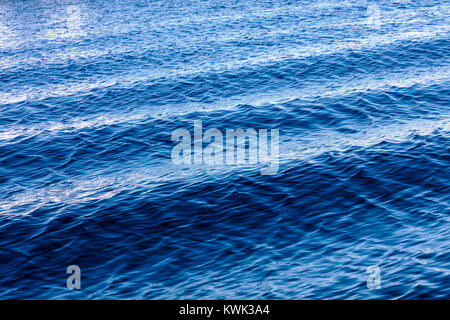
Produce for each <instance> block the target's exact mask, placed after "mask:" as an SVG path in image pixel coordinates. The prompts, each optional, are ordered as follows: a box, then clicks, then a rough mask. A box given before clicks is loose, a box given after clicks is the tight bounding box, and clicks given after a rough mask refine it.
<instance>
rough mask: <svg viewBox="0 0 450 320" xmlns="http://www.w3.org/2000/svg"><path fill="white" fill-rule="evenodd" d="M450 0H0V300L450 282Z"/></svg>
mask: <svg viewBox="0 0 450 320" xmlns="http://www.w3.org/2000/svg"><path fill="white" fill-rule="evenodd" d="M449 5H450V2H449V1H438V0H423V1H412V0H411V1H409V0H397V1H394V0H392V1H378V2H376V1H372V2H371V1H362V0H361V1H359V0H352V1H337V0H328V1H323V0H321V1H317V2H314V3H311V2H310V1H266V0H262V1H261V0H258V1H255V0H221V1H215V0H213V1H201V0H192V1H181V0H180V1H162V0H161V1H151V0H149V1H145V0H131V1H129V0H120V1H119V0H117V1H110V0H90V1H79V0H72V1H69V0H59V1H57V0H27V1H13V0H0V194H1V196H0V298H1V299H10V298H25V299H30V298H44V299H49V298H57V299H61V298H64V299H81V298H87V299H109V298H121V299H124V298H125V299H129V298H131V299H138V298H145V299H187V298H193V299H200V298H202V299H248V298H254V299H379V298H387V299H391V298H392V299H399V298H401V299H437V298H441V299H442V298H444V299H448V298H449V297H450V276H449V275H450V219H449V217H450V216H449V213H450V171H449V169H450V153H449V151H450V126H449V124H450V108H449V97H450V87H449V84H450V76H449V71H450V60H449V56H450V33H449V26H450V18H449ZM196 120H201V121H202V122H203V128H204V129H205V130H206V129H208V128H218V129H219V130H221V131H223V132H224V131H225V129H226V128H256V129H273V128H277V129H279V130H280V142H279V148H280V156H279V161H280V162H279V170H278V173H277V174H274V175H261V174H260V170H259V169H260V168H259V167H258V166H252V165H239V166H222V167H217V168H211V167H205V166H201V165H200V166H192V167H189V168H186V167H182V166H178V165H175V164H174V163H173V162H172V159H171V151H172V148H173V147H174V142H172V141H171V134H172V132H173V131H174V130H175V129H178V128H184V129H186V130H189V131H190V132H192V130H193V124H194V121H196ZM69 265H78V266H79V267H80V268H81V286H82V288H81V290H69V289H68V288H67V287H66V280H67V277H68V276H69V275H68V274H67V273H66V269H67V267H68V266H69ZM369 266H376V267H378V268H379V270H380V276H381V278H380V289H369V288H368V286H367V279H368V276H369V274H368V273H367V267H369Z"/></svg>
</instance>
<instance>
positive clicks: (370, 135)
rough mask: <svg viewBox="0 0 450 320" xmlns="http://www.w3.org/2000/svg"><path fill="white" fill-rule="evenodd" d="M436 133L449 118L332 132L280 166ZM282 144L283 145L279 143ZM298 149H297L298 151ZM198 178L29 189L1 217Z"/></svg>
mask: <svg viewBox="0 0 450 320" xmlns="http://www.w3.org/2000/svg"><path fill="white" fill-rule="evenodd" d="M436 131H439V132H441V133H442V132H445V133H447V132H449V131H450V118H449V117H448V116H445V117H443V118H442V119H440V120H412V121H408V122H404V123H401V124H390V125H386V126H383V127H369V128H366V129H365V130H364V131H362V132H360V133H357V134H336V133H335V132H333V135H332V136H325V135H322V136H314V137H312V138H311V139H310V140H309V141H293V142H292V141H291V142H289V143H286V144H284V145H283V144H281V146H280V162H281V163H286V162H289V161H293V160H302V161H315V160H314V158H315V157H317V156H319V155H321V154H323V153H327V152H332V151H336V152H343V151H346V150H348V149H351V148H354V147H364V148H370V147H373V146H375V145H377V144H379V143H381V142H384V141H386V142H391V143H402V142H405V141H408V140H409V139H410V137H411V135H413V134H414V135H421V136H427V135H431V134H433V133H434V132H436ZM281 143H283V142H282V140H281ZM299 145H300V146H301V147H300V148H298V146H299ZM284 150H286V151H284ZM244 167H246V166H245V165H243V166H223V167H218V168H217V169H215V170H216V171H217V172H219V173H220V172H224V171H226V172H228V171H238V170H240V169H242V168H244ZM199 169H200V170H199ZM203 169H205V170H207V169H208V168H207V167H205V168H203ZM197 174H203V172H202V167H200V168H199V167H198V166H197V167H193V169H192V170H186V169H182V168H181V167H179V166H178V167H177V166H175V165H173V164H171V163H168V164H167V165H165V166H161V167H158V168H150V170H149V169H146V168H143V169H139V170H136V171H134V172H131V173H127V174H123V175H120V176H101V177H95V178H91V177H80V178H78V179H76V180H70V181H66V182H64V183H60V184H58V185H55V186H52V187H49V188H41V189H34V190H33V189H31V190H27V191H24V192H21V193H18V194H14V195H13V196H11V197H9V198H8V199H4V200H3V201H0V214H10V211H11V210H13V209H17V208H20V207H22V206H29V205H32V206H33V207H32V208H29V209H28V210H27V211H22V212H21V214H23V215H26V214H28V213H30V212H32V211H34V210H36V209H38V208H40V207H43V206H45V205H47V204H49V203H60V204H64V205H73V204H78V203H86V202H87V201H93V200H106V199H109V198H112V197H114V196H115V195H117V194H119V193H120V192H122V191H125V190H128V189H130V188H133V189H135V188H142V189H143V190H146V192H151V190H153V189H155V188H157V187H158V186H159V185H160V184H162V183H165V182H168V181H173V180H176V179H180V178H183V177H184V176H187V177H189V176H192V175H197ZM24 210H25V209H24Z"/></svg>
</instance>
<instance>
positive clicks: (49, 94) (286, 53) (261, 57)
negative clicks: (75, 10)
mask: <svg viewBox="0 0 450 320" xmlns="http://www.w3.org/2000/svg"><path fill="white" fill-rule="evenodd" d="M448 29H449V28H448V26H440V27H434V28H433V29H431V30H428V31H410V32H405V33H400V34H399V33H394V34H388V35H384V36H371V37H368V38H358V39H350V40H347V42H346V43H342V42H341V43H338V44H336V45H334V46H331V45H327V46H316V47H311V48H309V49H307V50H303V51H302V50H300V49H302V48H303V47H302V46H296V47H291V48H285V49H279V50H276V51H271V53H270V54H268V53H267V52H265V53H259V54H258V55H256V56H253V57H250V58H247V59H245V60H234V61H228V62H222V63H204V64H202V66H203V67H198V66H191V67H189V68H187V69H185V70H175V71H174V70H172V71H171V70H167V71H162V70H156V71H154V72H151V73H152V75H149V74H148V73H149V70H132V71H131V72H130V73H129V74H126V75H124V76H119V77H115V78H111V77H109V78H106V79H104V80H101V81H94V82H92V81H84V82H68V83H63V84H60V85H56V86H47V87H36V88H28V89H27V90H26V91H20V90H18V91H16V92H0V105H2V104H3V105H4V104H11V103H19V102H23V101H40V100H44V99H48V98H54V97H64V96H70V95H75V94H83V93H88V92H90V91H92V90H94V89H101V88H105V87H109V86H113V85H114V86H116V87H117V88H127V87H129V86H131V85H135V84H137V83H145V82H148V81H154V80H157V79H160V78H164V77H172V78H177V77H180V76H185V75H191V76H194V75H199V74H203V73H207V72H224V71H229V70H234V69H237V68H241V67H249V66H255V65H264V64H268V63H274V62H283V61H285V60H288V59H302V58H308V57H315V56H321V55H330V54H336V53H342V52H346V51H349V50H352V51H362V50H364V49H369V48H373V47H376V46H379V45H387V44H392V43H395V42H398V41H404V40H415V41H419V40H425V39H432V38H434V37H436V36H438V35H440V34H442V33H443V30H448ZM303 49H304V48H303Z"/></svg>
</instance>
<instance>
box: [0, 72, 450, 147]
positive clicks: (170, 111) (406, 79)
mask: <svg viewBox="0 0 450 320" xmlns="http://www.w3.org/2000/svg"><path fill="white" fill-rule="evenodd" d="M449 74H450V69H449V67H448V66H446V67H440V68H439V69H438V70H437V71H435V70H432V71H431V72H430V71H429V70H427V71H426V72H418V70H413V71H410V72H409V74H400V75H394V76H389V77H386V78H384V79H364V81H358V82H356V83H353V84H352V85H346V86H341V87H337V88H333V89H329V88H327V87H324V86H323V85H322V86H318V87H309V88H305V89H301V90H298V89H297V90H283V91H280V90H277V91H272V92H265V93H258V94H254V95H246V96H243V97H234V98H229V99H223V100H221V101H218V102H216V103H213V104H202V103H196V104H185V105H183V106H182V107H177V108H173V107H170V106H167V107H166V108H163V107H160V108H159V109H158V112H157V113H155V112H153V113H149V112H148V110H141V111H135V112H133V113H128V114H122V115H110V116H99V117H96V118H94V119H92V118H91V119H86V118H79V119H74V120H72V121H70V122H68V123H62V122H58V121H53V122H46V123H42V124H40V125H35V126H22V127H13V128H10V129H3V130H0V141H11V140H13V139H15V138H18V137H31V136H34V135H37V134H40V133H43V132H49V133H59V132H76V131H79V130H82V129H86V128H95V127H103V126H111V125H117V124H122V123H133V122H138V121H141V120H145V119H148V118H164V117H167V116H172V117H173V116H180V115H187V114H190V113H193V112H198V111H202V112H209V111H218V110H233V109H235V108H236V106H238V105H243V104H248V105H252V106H254V107H260V106H262V105H267V104H282V103H287V102H290V101H294V100H297V99H312V98H318V97H320V98H325V97H334V96H343V95H348V94H351V93H355V92H365V91H367V90H378V89H382V88H385V87H398V88H407V87H411V86H413V85H416V84H433V83H440V82H441V81H446V80H448V79H449V78H450V77H449Z"/></svg>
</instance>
